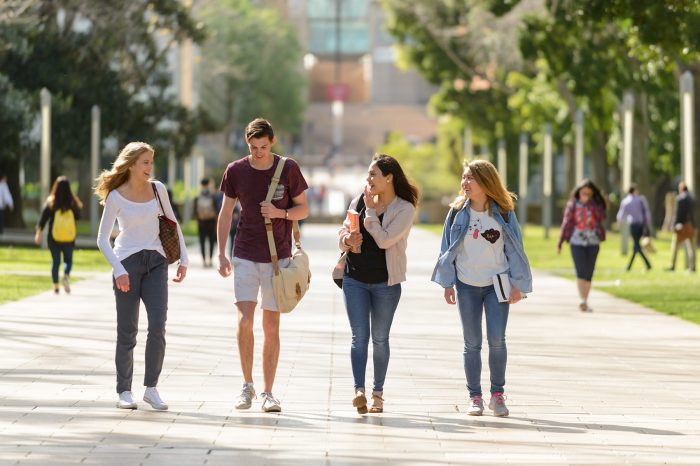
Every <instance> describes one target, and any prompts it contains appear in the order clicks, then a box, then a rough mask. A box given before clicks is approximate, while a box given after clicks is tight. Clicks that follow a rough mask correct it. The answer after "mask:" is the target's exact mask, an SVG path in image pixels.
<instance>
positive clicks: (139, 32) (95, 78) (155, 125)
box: [0, 0, 206, 199]
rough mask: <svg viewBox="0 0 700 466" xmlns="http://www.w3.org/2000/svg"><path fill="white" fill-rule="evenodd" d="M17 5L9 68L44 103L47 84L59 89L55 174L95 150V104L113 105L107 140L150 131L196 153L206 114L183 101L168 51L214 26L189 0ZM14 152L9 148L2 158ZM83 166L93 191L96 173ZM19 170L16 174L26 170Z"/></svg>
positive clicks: (17, 85) (84, 190) (1, 34)
mask: <svg viewBox="0 0 700 466" xmlns="http://www.w3.org/2000/svg"><path fill="white" fill-rule="evenodd" d="M5 6H7V5H5ZM9 7H10V8H13V7H14V8H13V9H12V10H11V12H12V13H16V14H8V15H6V17H8V18H11V19H12V20H11V21H5V22H0V38H10V40H9V41H0V43H2V44H3V45H4V47H0V69H1V70H2V72H3V73H4V74H5V76H6V77H7V78H8V80H9V82H10V83H11V84H12V86H13V88H14V89H16V90H17V91H19V92H21V94H22V95H24V96H27V98H28V99H29V102H30V108H33V109H35V110H34V112H37V111H38V107H39V104H38V94H39V90H40V89H41V88H43V87H46V88H47V89H49V90H50V91H51V92H52V95H53V102H52V120H53V121H52V123H53V124H52V129H53V137H52V153H53V157H52V161H53V166H52V172H53V173H52V177H53V176H55V175H56V174H58V173H60V172H63V171H64V170H65V169H66V167H68V166H69V165H73V166H76V167H79V166H80V165H81V163H84V161H85V160H87V159H88V157H89V147H90V146H89V137H90V130H89V128H90V109H91V107H92V106H93V105H99V106H100V107H101V108H102V109H103V111H102V135H103V140H104V139H112V140H113V141H115V142H116V144H115V146H117V147H118V146H121V145H123V144H124V143H125V142H126V141H130V140H134V139H141V140H147V141H149V142H152V143H153V144H154V145H155V146H156V150H161V151H162V150H163V149H165V148H166V147H167V148H171V147H174V148H175V150H176V155H178V156H183V155H185V154H188V153H189V151H190V150H191V147H192V144H193V143H194V140H195V135H196V134H197V133H198V132H199V131H201V130H202V126H203V125H204V124H205V123H206V119H204V118H202V115H200V113H193V112H189V111H187V110H185V109H183V108H182V107H181V106H180V105H179V104H178V103H177V100H176V96H175V94H174V93H173V92H172V90H171V89H170V79H169V74H168V70H167V68H166V65H167V62H166V58H167V56H166V54H167V52H168V50H169V48H170V47H171V46H172V44H174V43H175V42H177V41H179V40H182V39H184V38H191V39H193V40H195V41H201V40H203V39H204V37H205V36H204V33H203V29H202V28H201V26H199V25H198V24H197V23H196V22H195V21H194V20H193V19H192V17H191V16H190V13H189V11H188V10H187V9H186V8H185V7H184V6H183V5H182V3H181V2H180V1H178V0H134V1H126V0H118V1H107V0H99V1H88V0H52V1H49V0H45V1H33V2H23V1H21V0H14V1H13V2H10V5H9ZM20 7H21V8H20ZM2 113H5V108H0V114H2ZM163 122H170V123H171V124H169V125H164V124H163ZM30 142H32V143H33V144H36V141H30ZM25 147H27V146H25ZM25 150H26V149H25ZM113 150H114V149H113ZM163 152H164V151H163ZM11 157H12V155H11V153H10V152H8V151H7V150H0V160H8V159H11ZM81 161H82V162H81ZM0 163H3V162H0ZM76 171H77V172H78V173H79V176H80V179H79V180H80V195H81V197H83V198H84V199H85V198H87V197H89V196H90V195H91V193H90V186H91V184H92V180H91V179H90V173H89V171H88V170H77V169H76ZM9 174H10V176H11V177H14V179H15V181H16V177H17V172H16V170H15V171H13V172H10V173H9Z"/></svg>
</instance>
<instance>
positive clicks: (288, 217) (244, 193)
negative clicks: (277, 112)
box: [217, 118, 309, 412]
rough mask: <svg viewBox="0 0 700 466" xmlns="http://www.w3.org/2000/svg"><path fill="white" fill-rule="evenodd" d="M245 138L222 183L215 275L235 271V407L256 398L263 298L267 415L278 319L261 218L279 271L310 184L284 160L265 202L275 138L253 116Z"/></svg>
mask: <svg viewBox="0 0 700 466" xmlns="http://www.w3.org/2000/svg"><path fill="white" fill-rule="evenodd" d="M245 139H246V142H247V143H248V148H249V149H250V154H249V155H248V156H247V157H244V158H242V159H240V160H236V161H235V162H232V163H230V164H229V165H228V167H227V168H226V172H225V173H224V177H223V179H222V180H221V188H220V189H221V191H222V192H223V193H224V198H223V202H222V205H221V210H220V212H219V220H218V224H217V241H218V248H219V274H221V276H222V277H228V276H229V275H231V272H232V271H233V273H234V292H235V297H236V298H235V299H236V307H237V308H238V332H237V340H238V352H239V357H240V360H241V370H242V371H243V377H244V383H243V389H242V391H241V396H240V398H239V400H238V402H237V404H236V408H237V409H249V408H250V407H251V405H252V400H253V399H254V398H256V394H255V389H254V387H253V349H254V346H253V317H254V314H255V306H256V305H257V300H258V293H259V292H260V294H261V295H262V300H261V301H262V305H261V307H262V309H263V333H264V336H265V341H264V343H263V351H262V356H263V364H262V366H263V380H264V382H265V391H264V392H262V393H261V395H262V398H263V404H262V409H263V411H265V412H279V411H281V410H282V408H281V405H280V401H279V400H278V399H276V398H275V397H274V396H272V386H273V383H274V381H275V373H276V372H277V361H278V360H279V352H280V343H279V325H280V315H279V312H278V310H277V304H276V303H275V297H274V294H273V291H272V263H271V258H270V249H269V245H268V242H267V233H266V230H265V218H269V219H271V220H272V230H273V235H274V238H275V246H276V248H277V256H278V258H279V264H280V267H285V266H286V265H287V264H288V263H289V258H290V257H291V255H292V221H293V220H302V219H304V218H306V217H307V216H308V212H309V210H308V206H307V202H306V189H307V188H308V185H307V183H306V180H305V179H304V176H303V175H302V174H301V170H300V169H299V165H297V163H296V162H295V161H293V160H291V159H288V160H287V162H286V163H285V165H284V169H283V170H282V175H281V177H280V182H279V184H278V186H277V189H276V191H275V194H274V196H273V197H272V201H271V202H266V201H265V198H266V196H267V191H268V188H269V186H270V183H271V181H272V176H273V175H274V173H275V169H276V168H277V164H278V163H279V162H280V159H281V157H280V156H279V155H277V154H274V153H272V146H273V145H274V144H275V135H274V131H273V129H272V125H270V123H269V122H268V121H267V120H265V119H263V118H257V119H255V120H253V121H251V122H250V123H249V124H248V126H247V127H246V131H245ZM237 202H240V204H241V214H240V220H239V222H238V228H237V229H236V237H235V240H234V241H235V246H234V249H233V258H232V260H231V261H229V260H228V258H227V257H226V240H227V239H228V236H229V231H230V228H231V219H232V216H233V209H234V206H235V205H236V203H237Z"/></svg>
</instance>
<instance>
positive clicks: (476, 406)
mask: <svg viewBox="0 0 700 466" xmlns="http://www.w3.org/2000/svg"><path fill="white" fill-rule="evenodd" d="M467 414H469V415H470V416H481V415H482V414H484V400H483V399H482V398H481V396H479V395H476V396H471V397H469V409H467Z"/></svg>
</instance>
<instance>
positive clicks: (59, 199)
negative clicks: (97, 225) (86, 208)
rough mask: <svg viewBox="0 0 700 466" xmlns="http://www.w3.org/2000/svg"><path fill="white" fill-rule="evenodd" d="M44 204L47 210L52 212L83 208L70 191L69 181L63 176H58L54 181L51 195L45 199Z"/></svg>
mask: <svg viewBox="0 0 700 466" xmlns="http://www.w3.org/2000/svg"><path fill="white" fill-rule="evenodd" d="M46 203H47V204H48V206H49V209H51V210H54V211H56V210H61V211H66V210H68V209H72V208H73V207H77V208H78V209H82V208H83V203H82V202H80V199H78V197H77V196H75V195H74V194H73V191H72V190H71V189H70V181H68V178H67V177H65V176H59V177H58V178H56V181H54V182H53V186H51V193H50V194H49V197H48V198H46Z"/></svg>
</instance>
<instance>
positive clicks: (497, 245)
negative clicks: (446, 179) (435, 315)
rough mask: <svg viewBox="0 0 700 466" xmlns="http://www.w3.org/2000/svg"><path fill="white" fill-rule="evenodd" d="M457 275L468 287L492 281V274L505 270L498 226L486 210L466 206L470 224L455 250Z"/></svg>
mask: <svg viewBox="0 0 700 466" xmlns="http://www.w3.org/2000/svg"><path fill="white" fill-rule="evenodd" d="M455 262H456V265H457V278H459V281H461V282H462V283H466V284H467V285H471V286H488V285H491V284H493V276H494V275H496V274H499V273H504V272H507V271H508V260H507V259H506V253H505V250H504V245H503V230H502V229H501V225H499V223H498V222H497V221H496V220H494V218H493V217H491V216H490V215H489V214H488V213H487V212H477V211H476V210H474V209H472V208H469V226H468V227H467V232H466V234H465V235H464V240H463V241H462V245H461V248H460V250H459V252H458V253H457V259H456V261H455Z"/></svg>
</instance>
